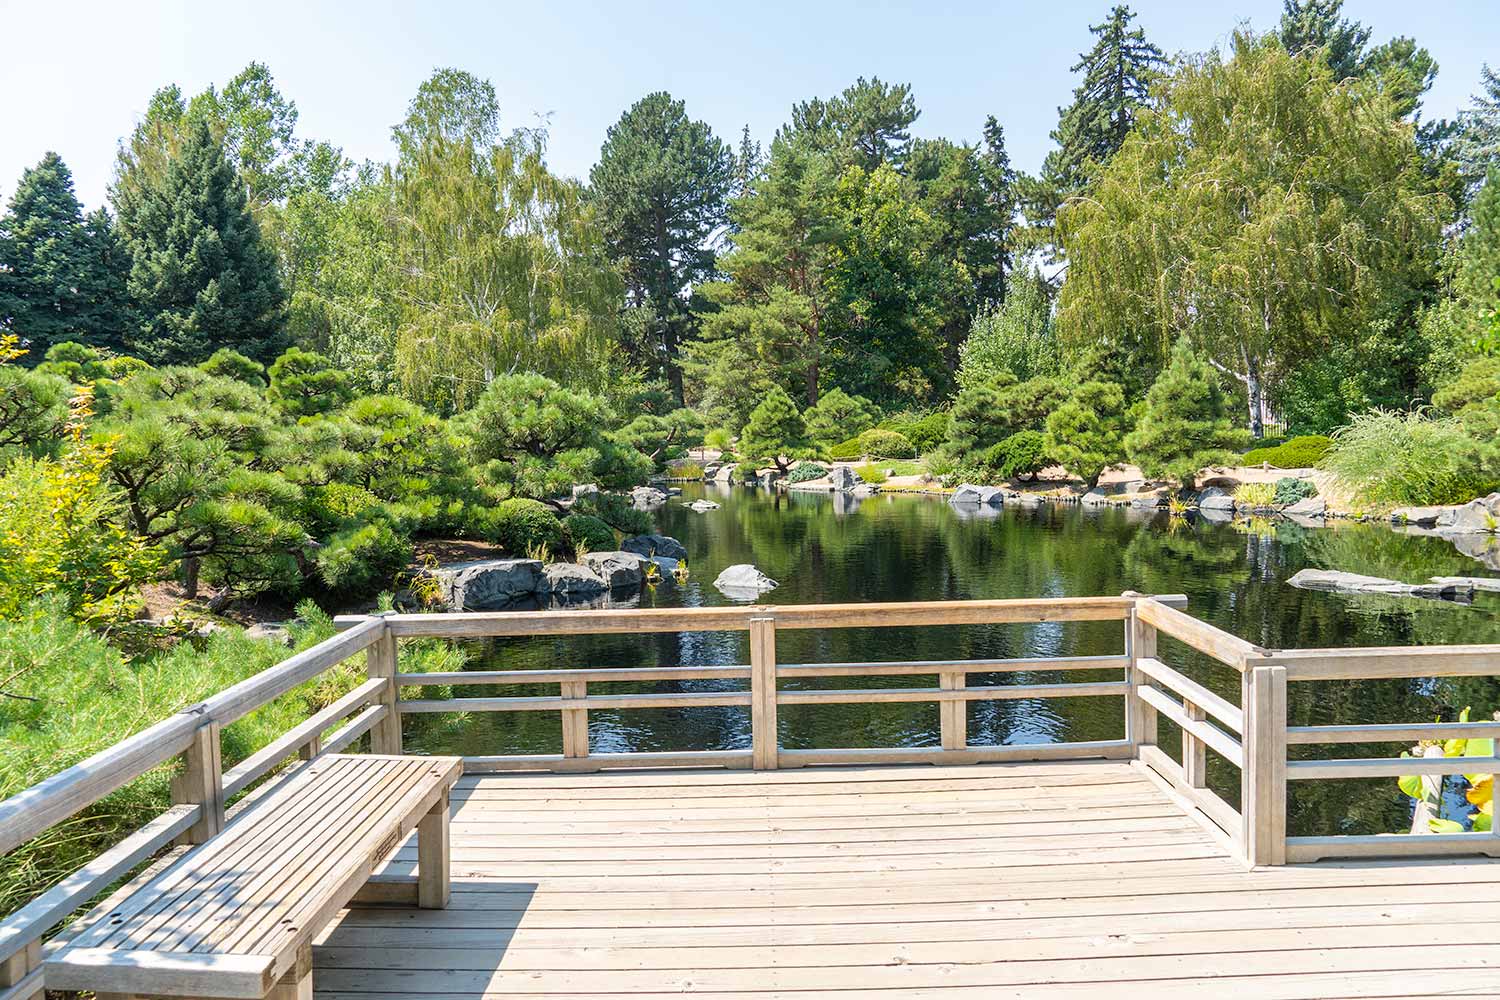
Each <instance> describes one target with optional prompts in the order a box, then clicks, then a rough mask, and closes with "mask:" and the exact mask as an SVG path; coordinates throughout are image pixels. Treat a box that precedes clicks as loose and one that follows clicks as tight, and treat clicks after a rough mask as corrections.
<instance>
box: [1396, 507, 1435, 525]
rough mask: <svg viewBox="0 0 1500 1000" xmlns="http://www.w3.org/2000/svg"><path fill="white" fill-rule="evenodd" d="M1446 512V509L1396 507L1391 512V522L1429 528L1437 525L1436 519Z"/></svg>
mask: <svg viewBox="0 0 1500 1000" xmlns="http://www.w3.org/2000/svg"><path fill="white" fill-rule="evenodd" d="M1447 510H1448V508H1447V507H1398V508H1396V509H1395V510H1393V511H1391V520H1392V521H1395V522H1396V523H1398V524H1410V525H1415V526H1416V527H1418V528H1430V527H1432V526H1433V525H1435V524H1437V522H1438V518H1439V517H1441V516H1442V515H1443V514H1444V513H1445V512H1446V511H1447Z"/></svg>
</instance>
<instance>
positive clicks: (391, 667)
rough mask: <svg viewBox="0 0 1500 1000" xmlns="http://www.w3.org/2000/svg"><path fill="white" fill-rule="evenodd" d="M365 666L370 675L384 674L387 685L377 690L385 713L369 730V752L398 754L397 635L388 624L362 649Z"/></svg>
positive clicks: (399, 716) (379, 675) (399, 730)
mask: <svg viewBox="0 0 1500 1000" xmlns="http://www.w3.org/2000/svg"><path fill="white" fill-rule="evenodd" d="M365 668H366V670H367V671H368V672H369V675H370V677H371V678H375V677H384V678H386V685H385V688H384V690H382V691H381V693H380V698H379V700H378V704H381V705H384V706H385V715H384V716H383V717H382V718H381V719H380V721H379V722H377V723H375V725H374V727H373V728H371V730H370V752H371V753H377V754H399V753H401V706H400V704H399V702H400V698H399V697H398V696H399V694H400V690H399V688H398V687H397V686H396V637H395V635H394V634H392V632H391V630H390V627H389V626H387V627H385V628H384V629H382V630H381V632H380V637H379V638H378V639H376V640H375V641H374V642H372V643H370V645H369V646H368V647H366V648H365Z"/></svg>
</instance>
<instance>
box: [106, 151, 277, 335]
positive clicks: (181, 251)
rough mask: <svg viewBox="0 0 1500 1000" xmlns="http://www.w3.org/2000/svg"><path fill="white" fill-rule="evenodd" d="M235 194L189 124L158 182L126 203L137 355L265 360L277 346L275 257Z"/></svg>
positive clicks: (217, 154) (221, 162)
mask: <svg viewBox="0 0 1500 1000" xmlns="http://www.w3.org/2000/svg"><path fill="white" fill-rule="evenodd" d="M245 198H246V196H245V189H244V186H243V185H242V184H241V183H240V181H239V178H238V177H237V176H236V175H235V172H234V168H233V167H231V166H230V165H229V163H228V161H227V160H225V158H224V151H223V148H222V147H221V146H220V144H219V143H218V142H217V141H216V140H215V139H214V138H213V135H212V134H211V133H210V132H209V129H208V126H207V125H206V124H204V123H203V122H202V121H198V122H195V123H193V124H192V125H191V126H190V128H189V130H188V133H187V136H186V138H185V139H184V140H183V143H182V147H181V150H180V152H179V154H178V156H177V157H175V158H174V159H173V160H172V161H171V162H170V163H169V164H168V166H167V170H166V175H165V176H164V177H163V178H162V179H161V183H160V184H158V185H152V186H149V187H147V188H145V189H144V191H143V192H142V194H141V197H140V198H139V200H132V201H130V202H129V203H128V204H129V206H130V211H129V212H128V214H122V215H121V218H120V226H121V230H122V231H123V233H124V235H125V239H126V243H127V245H128V246H129V248H130V252H131V261H132V263H131V269H130V281H129V290H130V293H131V295H132V296H133V297H134V299H135V300H136V302H137V303H138V305H139V307H140V310H141V335H140V342H139V345H138V348H137V349H138V352H139V353H140V354H141V356H143V357H144V358H146V359H147V360H149V361H152V362H155V363H158V364H179V363H192V362H197V361H201V360H204V359H205V358H207V357H208V356H209V355H210V354H212V353H213V352H214V351H215V350H216V349H218V348H220V347H232V348H234V349H235V350H237V351H239V352H240V353H241V354H244V355H245V356H247V357H249V358H252V359H254V360H257V361H261V362H266V361H270V360H271V359H272V358H274V357H276V355H277V354H278V353H280V351H281V348H282V347H284V346H285V339H286V336H285V332H284V330H283V327H282V324H283V320H284V318H285V301H284V297H283V295H282V289H281V280H280V278H279V277H278V276H277V270H276V258H275V254H274V253H273V252H272V251H271V249H270V248H269V247H268V246H266V245H265V244H264V243H262V242H261V234H260V226H259V225H258V224H257V223H256V221H255V218H254V217H253V216H252V215H251V214H250V210H249V208H248V207H247V205H246V200H245Z"/></svg>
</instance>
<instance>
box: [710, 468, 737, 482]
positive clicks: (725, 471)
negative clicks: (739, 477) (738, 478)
mask: <svg viewBox="0 0 1500 1000" xmlns="http://www.w3.org/2000/svg"><path fill="white" fill-rule="evenodd" d="M734 468H735V467H734V466H732V465H721V466H719V468H718V469H717V470H716V471H715V472H714V482H716V483H732V482H734Z"/></svg>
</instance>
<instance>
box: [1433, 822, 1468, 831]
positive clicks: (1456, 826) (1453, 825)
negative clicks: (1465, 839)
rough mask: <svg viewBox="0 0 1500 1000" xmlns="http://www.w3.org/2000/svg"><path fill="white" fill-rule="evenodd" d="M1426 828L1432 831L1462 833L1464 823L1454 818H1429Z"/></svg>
mask: <svg viewBox="0 0 1500 1000" xmlns="http://www.w3.org/2000/svg"><path fill="white" fill-rule="evenodd" d="M1427 828H1428V829H1430V830H1431V831H1432V832H1433V833H1463V832H1464V825H1463V824H1462V823H1460V822H1459V821H1458V820H1456V819H1430V820H1428V821H1427Z"/></svg>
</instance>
